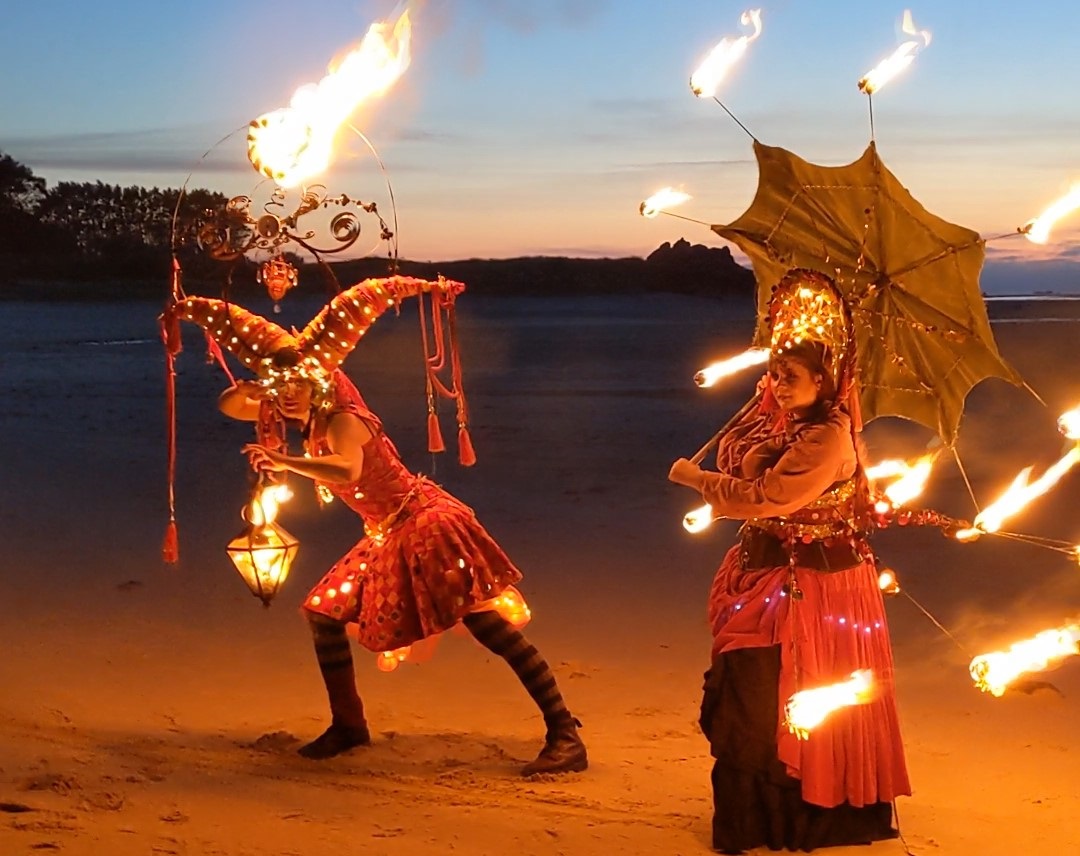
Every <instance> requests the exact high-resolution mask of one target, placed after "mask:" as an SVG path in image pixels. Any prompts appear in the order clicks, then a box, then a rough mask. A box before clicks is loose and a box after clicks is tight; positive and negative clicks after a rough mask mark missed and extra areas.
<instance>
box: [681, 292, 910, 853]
mask: <svg viewBox="0 0 1080 856" xmlns="http://www.w3.org/2000/svg"><path fill="white" fill-rule="evenodd" d="M819 295H820V297H819ZM770 315H771V319H770V320H771V324H772V351H773V353H772V356H771V361H770V365H769V371H768V374H767V375H766V377H765V379H764V380H763V382H762V384H761V385H760V387H759V389H760V395H759V397H758V400H757V402H756V403H754V404H753V405H752V406H750V407H748V408H747V409H746V410H745V412H744V413H743V415H742V416H741V418H739V419H738V420H737V421H736V423H735V424H734V425H733V426H732V427H731V429H730V430H728V431H727V432H726V433H725V434H724V435H723V436H722V438H721V439H720V444H719V451H718V455H717V470H718V472H710V471H705V470H703V469H701V468H700V467H699V466H698V465H697V464H696V463H695V462H691V461H689V460H687V459H685V458H680V459H679V460H677V461H676V462H675V463H674V464H673V465H672V468H671V472H670V475H669V478H670V479H671V481H673V482H675V483H677V484H681V485H685V486H687V487H691V488H693V489H694V490H696V491H699V492H700V493H701V495H702V496H703V497H704V499H705V501H706V502H707V503H709V505H711V506H712V509H713V513H714V515H715V516H718V517H720V516H722V517H729V518H734V519H738V520H744V521H745V523H744V524H743V526H742V528H741V530H740V535H741V539H740V543H739V544H737V545H736V546H734V547H732V548H731V549H730V550H729V552H728V553H727V555H726V556H725V557H724V561H723V563H722V564H721V566H720V568H719V570H718V571H717V573H716V577H715V579H714V581H713V585H712V590H711V592H710V596H709V605H708V615H709V621H710V624H711V626H712V631H713V648H712V654H713V660H712V667H711V669H710V670H709V671H708V672H707V673H706V679H705V690H704V698H703V701H702V707H701V727H702V729H703V731H704V732H705V734H706V736H707V737H708V738H709V740H710V743H711V747H712V754H713V756H714V758H715V759H716V760H715V764H714V766H713V772H712V785H713V798H714V815H713V845H714V847H716V849H717V850H720V851H721V852H724V853H740V852H742V851H744V850H748V849H752V848H754V847H758V846H767V847H769V848H771V849H774V850H779V849H782V848H785V847H786V848H788V849H791V850H799V849H805V850H809V849H812V848H815V847H823V846H837V845H846V844H862V843H869V842H871V841H874V840H879V839H885V838H892V837H895V836H896V834H897V833H896V830H895V829H894V828H893V826H892V805H891V803H892V801H893V800H894V798H895V797H897V796H900V795H908V794H910V792H911V791H910V785H909V782H908V776H907V769H906V765H905V761H904V752H903V745H902V742H901V738H900V730H899V724H898V718H897V712H896V701H895V691H894V685H893V662H892V651H891V646H890V642H889V634H888V628H887V625H886V620H885V609H884V605H883V601H882V596H881V592H880V589H879V587H878V573H877V569H876V566H875V563H874V559H873V554H872V553H871V551H870V548H869V546H868V545H867V543H866V540H865V534H866V532H867V530H868V528H869V513H870V502H869V492H868V487H867V482H866V477H865V474H864V473H863V470H862V465H861V463H860V460H859V455H858V453H857V451H856V450H857V448H858V445H857V443H856V432H857V431H858V430H859V428H860V425H859V416H858V412H857V411H858V404H857V401H858V399H857V395H856V393H855V390H854V377H855V375H854V360H855V353H854V340H853V336H852V335H851V330H850V325H849V323H848V321H847V316H846V313H845V311H844V307H843V304H842V302H841V300H840V298H839V296H838V294H837V292H836V291H835V289H834V287H833V285H832V282H831V280H829V279H828V278H827V277H825V276H824V275H822V274H819V273H816V272H812V271H806V270H798V271H793V272H791V273H790V274H789V275H788V276H787V277H785V279H784V280H783V281H782V282H781V283H780V284H779V285H778V286H777V289H776V292H775V295H774V297H773V300H772V303H771V311H770ZM826 318H828V321H827V322H826V321H825V319H826ZM867 669H868V670H871V671H872V674H873V682H874V686H875V692H876V694H875V696H874V697H873V699H872V700H871V701H870V702H869V703H867V704H864V705H860V706H855V707H849V708H846V709H844V710H842V711H839V712H836V713H834V714H833V715H832V717H831V718H829V719H826V720H825V721H824V722H823V723H822V724H821V725H819V726H818V727H817V728H816V729H814V730H813V732H812V733H810V734H809V736H808V738H807V739H806V740H800V739H799V738H798V737H797V736H796V735H795V734H794V733H792V731H791V730H790V729H789V728H788V727H787V726H786V724H785V709H784V706H785V702H786V701H787V700H788V699H789V698H790V697H791V696H792V695H793V694H794V693H795V692H796V691H798V690H801V689H807V688H812V687H818V686H823V685H828V684H833V683H836V682H839V681H843V680H844V679H845V678H847V677H848V676H849V675H851V673H852V672H854V671H856V670H867Z"/></svg>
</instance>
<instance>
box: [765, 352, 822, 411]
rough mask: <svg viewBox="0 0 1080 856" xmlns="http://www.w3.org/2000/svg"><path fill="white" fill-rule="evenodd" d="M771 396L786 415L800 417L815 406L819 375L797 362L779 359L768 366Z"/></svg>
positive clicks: (819, 392)
mask: <svg viewBox="0 0 1080 856" xmlns="http://www.w3.org/2000/svg"><path fill="white" fill-rule="evenodd" d="M769 376H770V378H771V379H772V388H773V395H774V396H775V397H776V401H777V403H778V404H779V405H780V407H781V408H782V409H783V410H785V411H787V412H788V413H793V414H795V415H796V416H798V415H801V414H802V413H804V412H806V411H807V410H808V409H810V408H811V407H813V406H814V405H815V404H817V400H818V397H819V396H820V395H821V374H820V373H819V372H815V371H813V370H812V369H810V367H809V366H806V365H804V364H803V363H801V362H799V361H798V360H793V359H790V358H788V359H785V358H783V357H781V358H780V359H778V360H774V361H773V363H772V365H770V366H769Z"/></svg>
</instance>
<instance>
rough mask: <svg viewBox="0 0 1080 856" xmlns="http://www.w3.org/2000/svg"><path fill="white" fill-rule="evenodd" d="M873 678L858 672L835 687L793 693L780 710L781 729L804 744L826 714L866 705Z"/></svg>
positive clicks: (867, 672) (869, 673)
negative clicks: (782, 714) (784, 727)
mask: <svg viewBox="0 0 1080 856" xmlns="http://www.w3.org/2000/svg"><path fill="white" fill-rule="evenodd" d="M873 677H874V676H873V674H872V673H871V672H870V671H869V670H868V669H862V670H860V671H858V672H852V673H851V677H850V678H848V679H847V680H846V681H842V682H840V683H838V684H830V685H828V686H825V687H817V688H815V689H812V690H802V691H801V692H797V693H795V694H794V695H793V696H792V697H791V698H789V699H788V701H787V704H786V705H785V706H784V725H786V726H787V728H788V731H790V732H791V733H792V734H794V735H795V736H797V737H798V738H799V739H800V740H805V739H806V738H807V737H809V736H810V732H811V731H812V730H813V729H815V728H817V726H819V725H821V723H822V722H824V721H825V719H826V717H828V715H829V714H830V713H833V712H834V711H836V710H839V709H840V708H842V707H852V706H854V705H858V704H866V702H868V701H870V699H871V697H872V695H873V688H874V682H873Z"/></svg>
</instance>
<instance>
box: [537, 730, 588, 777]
mask: <svg viewBox="0 0 1080 856" xmlns="http://www.w3.org/2000/svg"><path fill="white" fill-rule="evenodd" d="M580 726H581V723H580V722H579V721H578V720H577V719H575V718H574V717H572V716H570V717H567V718H566V719H563V720H560V721H559V722H556V723H549V724H548V730H547V736H546V737H545V738H544V748H543V749H541V750H540V754H539V755H537V756H536V760H535V761H532V762H531V763H529V764H526V765H525V766H524V767H523V768H522V770H521V775H523V776H535V775H538V774H540V773H580V772H581V771H582V770H584V769H585V768H586V767H588V766H589V756H588V754H587V753H586V751H585V744H584V743H583V742H582V740H581V737H580V736H578V732H577V730H578V728H579V727H580Z"/></svg>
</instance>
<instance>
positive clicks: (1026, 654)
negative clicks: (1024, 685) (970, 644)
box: [969, 624, 1080, 697]
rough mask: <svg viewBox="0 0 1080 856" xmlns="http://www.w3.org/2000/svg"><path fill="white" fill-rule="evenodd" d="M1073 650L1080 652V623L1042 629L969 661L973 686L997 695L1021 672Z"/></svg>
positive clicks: (1043, 666)
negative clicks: (999, 649) (1030, 635)
mask: <svg viewBox="0 0 1080 856" xmlns="http://www.w3.org/2000/svg"><path fill="white" fill-rule="evenodd" d="M1074 654H1080V624H1068V625H1066V626H1065V627H1059V628H1056V629H1054V630H1044V631H1043V632H1042V633H1038V634H1036V635H1035V636H1033V637H1031V638H1030V639H1024V640H1022V641H1020V642H1016V643H1014V644H1012V645H1010V646H1009V647H1008V649H1006V650H1005V651H993V652H991V653H989V654H981V655H979V656H978V657H975V658H974V659H973V660H972V661H971V665H970V666H969V671H970V672H971V677H972V679H973V680H974V681H975V686H977V687H978V688H979V689H980V690H982V691H983V692H987V693H990V694H991V695H994V696H998V697H1000V696H1001V695H1003V694H1004V693H1005V690H1006V689H1008V687H1009V684H1011V683H1012V682H1013V681H1015V680H1016V679H1017V678H1019V677H1020V676H1022V675H1026V674H1029V673H1031V672H1041V671H1043V670H1044V669H1046V668H1047V667H1049V666H1051V665H1052V664H1054V663H1056V662H1057V661H1058V660H1062V659H1064V658H1065V657H1070V656H1072V655H1074Z"/></svg>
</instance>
